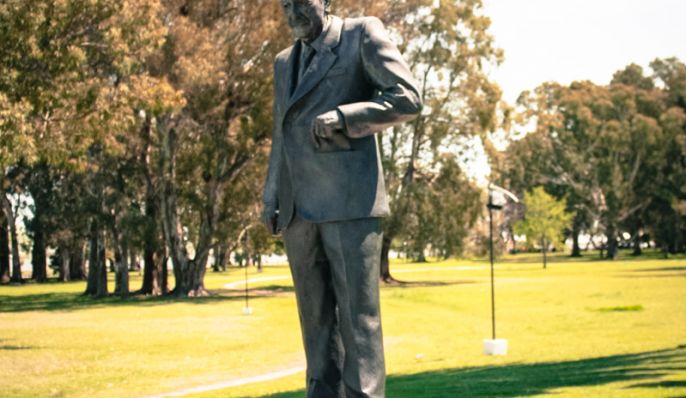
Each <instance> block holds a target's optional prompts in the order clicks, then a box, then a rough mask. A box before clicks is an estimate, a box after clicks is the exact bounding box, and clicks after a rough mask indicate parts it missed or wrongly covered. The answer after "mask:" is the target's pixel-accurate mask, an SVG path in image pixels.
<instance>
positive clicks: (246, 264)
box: [245, 260, 250, 308]
mask: <svg viewBox="0 0 686 398" xmlns="http://www.w3.org/2000/svg"><path fill="white" fill-rule="evenodd" d="M249 307H250V306H249V305H248V262H247V260H246V262H245V308H249Z"/></svg>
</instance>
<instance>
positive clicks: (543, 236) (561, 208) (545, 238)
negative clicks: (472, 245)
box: [514, 187, 573, 268]
mask: <svg viewBox="0 0 686 398" xmlns="http://www.w3.org/2000/svg"><path fill="white" fill-rule="evenodd" d="M524 205H525V206H526V211H525V215H524V219H522V220H520V221H518V222H516V223H515V225H514V231H515V233H516V234H518V235H525V236H526V239H527V242H529V244H531V243H533V242H535V241H538V242H539V243H540V245H541V250H542V252H543V268H547V258H546V251H547V250H548V246H549V245H553V247H557V246H558V245H560V244H564V229H565V228H568V227H569V223H570V221H571V220H572V218H573V216H572V215H571V214H569V213H567V212H566V211H565V203H564V202H562V201H558V200H556V199H555V198H554V197H553V196H552V195H548V194H547V193H546V192H545V190H544V189H543V187H536V188H534V189H533V191H531V192H527V193H525V194H524Z"/></svg>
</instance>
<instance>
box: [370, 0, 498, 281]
mask: <svg viewBox="0 0 686 398" xmlns="http://www.w3.org/2000/svg"><path fill="white" fill-rule="evenodd" d="M481 7H482V3H481V1H480V0H469V1H439V2H428V1H427V2H422V3H421V4H420V5H419V7H418V9H419V10H421V12H419V11H415V12H411V13H410V14H408V15H409V16H406V17H404V18H403V19H401V20H399V21H398V22H397V23H396V24H391V25H390V29H391V31H392V32H393V33H396V34H395V35H394V36H393V37H397V38H400V39H403V40H402V42H401V43H400V49H401V51H403V53H404V55H405V58H406V59H407V60H408V62H409V65H410V67H411V69H412V71H413V73H414V74H415V76H417V77H418V78H419V79H418V80H419V88H420V92H421V95H422V99H423V102H424V107H425V110H424V112H422V114H421V115H420V116H419V117H418V118H417V119H416V120H415V121H414V122H412V123H411V124H408V125H403V126H397V127H395V128H393V130H392V131H390V132H386V133H385V134H384V135H383V136H382V144H383V145H382V162H383V166H384V178H385V181H386V185H387V189H388V192H389V195H390V206H391V216H390V217H388V218H387V219H385V220H384V223H383V229H384V240H383V248H382V259H381V278H382V279H383V280H385V281H391V280H392V276H391V274H390V270H389V261H388V252H389V250H390V247H391V244H392V242H393V240H394V239H399V240H402V239H403V236H402V234H403V232H402V231H403V227H404V226H405V225H407V224H410V220H411V219H417V220H423V219H428V218H430V217H431V215H432V214H433V210H432V208H431V206H422V205H420V203H417V202H414V200H420V201H421V200H422V197H424V198H427V197H428V196H425V193H426V192H427V191H426V187H428V186H429V185H431V181H433V180H434V179H435V178H436V177H437V176H439V174H440V173H441V170H442V169H443V168H444V167H446V171H447V170H450V171H451V172H458V173H459V168H457V167H454V166H451V165H450V162H448V163H446V162H445V157H443V156H442V155H443V154H444V153H446V152H457V148H459V147H460V146H461V145H462V144H463V142H464V141H463V139H464V138H466V137H474V136H477V137H479V136H485V133H486V132H487V131H489V130H491V129H493V128H494V126H495V111H496V104H497V103H498V101H499V99H500V90H499V88H498V87H497V86H496V85H495V84H494V83H493V82H491V81H490V80H489V79H488V76H487V74H486V72H485V71H484V67H485V65H487V64H489V63H490V64H497V63H498V62H500V60H501V59H502V52H501V51H500V50H498V49H496V48H495V47H494V45H493V38H492V37H491V36H490V35H489V34H488V32H487V29H488V27H489V25H490V21H489V19H488V18H487V17H486V16H484V15H481V14H480V9H481ZM451 178H453V179H458V178H459V177H457V176H454V177H451ZM439 187H440V188H444V189H446V191H444V192H434V193H433V195H434V197H451V196H452V194H451V192H450V190H451V189H452V188H450V186H449V185H436V186H435V187H434V188H439ZM468 198H474V196H473V195H471V194H470V195H467V196H466V197H465V198H459V199H457V202H456V203H455V204H456V205H458V206H460V205H461V203H462V205H464V202H463V201H465V200H469V199H468ZM466 207H471V204H466ZM447 213H451V217H449V218H446V219H445V220H451V222H454V223H455V224H454V225H455V226H463V225H469V222H470V219H471V212H470V211H467V212H465V213H462V212H461V211H459V210H458V211H448V212H447ZM463 215H464V216H463ZM405 231H407V230H405ZM433 231H434V232H437V233H438V234H432V235H430V236H429V235H425V236H423V237H420V236H418V234H420V233H422V234H425V233H430V232H431V230H429V229H426V228H423V229H422V231H414V232H412V231H410V232H412V233H413V235H414V237H413V238H412V240H413V241H414V242H415V248H414V251H415V252H418V251H419V250H423V249H424V248H421V249H420V248H419V247H417V244H419V246H422V245H427V244H428V242H429V241H440V240H441V239H442V238H441V237H440V231H441V230H440V229H433ZM458 236H459V234H458ZM449 246H453V247H454V244H451V245H449ZM447 252H450V250H448V251H446V253H447Z"/></svg>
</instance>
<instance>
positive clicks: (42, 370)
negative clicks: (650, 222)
mask: <svg viewBox="0 0 686 398" xmlns="http://www.w3.org/2000/svg"><path fill="white" fill-rule="evenodd" d="M392 271H393V272H394V275H395V276H396V277H397V278H398V279H401V280H403V281H405V282H406V283H402V284H400V285H397V286H384V287H383V288H382V291H381V295H382V317H383V327H384V338H385V348H386V361H387V371H388V374H389V378H388V385H387V390H388V392H387V396H388V397H389V398H415V397H432V398H433V397H437V398H441V397H445V398H448V397H503V398H504V397H552V396H555V397H610V398H611V397H674V398H676V397H686V300H685V299H684V293H685V292H686V259H684V258H683V257H681V258H670V259H662V258H660V256H659V255H654V254H651V253H649V254H648V256H646V257H645V258H643V259H641V258H635V257H628V256H627V257H622V258H620V259H619V260H618V261H615V262H609V261H601V260H599V259H597V256H588V257H587V258H585V259H582V260H579V259H568V258H566V257H564V256H562V255H553V256H552V257H551V258H550V263H549V269H547V270H543V269H541V263H540V255H536V254H519V255H516V256H507V257H505V258H504V259H502V260H500V261H499V262H498V264H497V269H496V278H497V280H496V304H497V332H498V337H499V338H506V339H508V341H509V354H508V355H507V356H504V357H489V356H484V355H482V353H481V348H482V340H483V339H484V338H489V337H490V331H491V325H490V322H491V321H490V319H491V318H490V290H489V288H490V283H489V269H488V263H487V261H485V260H483V259H476V260H450V261H445V262H431V263H427V264H411V263H406V262H397V263H395V264H394V265H393V267H392ZM250 277H251V278H263V279H264V280H262V281H260V282H255V283H253V284H252V285H251V302H250V303H251V307H253V310H254V314H253V315H251V316H244V315H242V308H243V306H244V302H243V297H242V292H243V290H242V289H243V286H242V285H235V286H234V287H233V288H231V289H227V288H224V287H223V286H224V285H225V284H227V283H234V282H238V281H241V280H242V279H243V271H242V270H238V269H232V270H230V271H228V272H226V273H221V274H216V273H211V272H208V275H207V279H206V282H207V285H208V288H209V289H211V290H212V291H214V292H215V293H217V294H216V295H215V296H213V297H208V298H195V299H188V300H176V299H170V298H131V299H128V300H120V299H119V298H116V297H111V298H107V299H105V300H92V299H89V298H85V297H81V296H80V293H81V292H82V291H83V290H84V287H85V286H84V283H82V282H74V283H68V284H60V283H49V284H45V285H36V284H27V285H23V286H0V375H2V376H1V377H0V395H1V396H3V397H34V396H36V397H146V396H152V395H155V394H160V393H168V392H174V391H179V390H183V389H187V388H192V387H197V386H203V385H211V384H214V383H220V382H223V381H227V380H232V379H237V378H243V377H252V376H257V375H261V374H264V373H269V372H273V371H279V370H285V369H291V368H294V367H298V366H302V365H303V364H304V359H303V353H302V344H301V340H300V329H299V326H298V323H297V312H296V309H295V298H294V296H293V289H292V285H291V281H290V277H289V273H288V268H287V267H286V266H275V267H266V268H265V271H264V272H263V273H262V274H257V273H255V271H254V270H250ZM139 284H140V279H139V277H137V276H136V275H132V282H131V285H132V288H136V287H138V286H139ZM110 290H112V286H111V287H110ZM303 382H304V375H303V374H302V373H299V374H295V375H292V376H287V377H283V378H280V379H276V380H272V381H266V382H260V383H253V384H245V385H240V386H237V387H232V388H225V389H220V390H215V391H210V392H205V393H199V394H194V395H189V396H192V397H203V398H207V397H271V398H289V397H302V396H303V395H304V394H303V390H302V388H303Z"/></svg>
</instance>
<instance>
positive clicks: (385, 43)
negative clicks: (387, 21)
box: [338, 17, 422, 138]
mask: <svg viewBox="0 0 686 398" xmlns="http://www.w3.org/2000/svg"><path fill="white" fill-rule="evenodd" d="M363 29H364V31H363V32H362V35H361V43H360V52H361V54H360V57H361V59H362V65H363V68H364V72H365V74H366V77H367V79H368V80H369V82H370V83H371V84H372V85H373V86H374V87H375V88H376V89H377V90H378V92H379V94H378V95H377V96H376V97H374V98H372V99H370V100H369V101H363V102H355V103H351V104H345V105H340V106H339V107H338V110H339V111H340V112H341V114H342V115H343V119H344V122H345V127H346V135H347V136H349V137H351V138H361V137H365V136H368V135H371V134H374V133H376V132H379V131H382V130H385V129H386V128H388V127H391V126H393V125H396V124H399V123H402V122H406V121H409V120H412V119H414V118H415V117H416V116H417V115H418V114H419V112H420V111H421V108H422V103H421V99H420V95H419V91H418V90H417V85H416V83H415V81H414V78H413V77H412V72H410V68H409V67H408V66H407V64H406V63H405V61H404V60H403V57H402V55H401V54H400V51H399V50H398V48H397V47H396V46H395V44H393V43H392V42H391V40H390V39H389V37H388V33H387V32H386V29H385V28H384V26H383V23H382V22H381V21H380V20H379V19H378V18H374V17H369V18H366V19H365V23H364V28H363Z"/></svg>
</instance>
